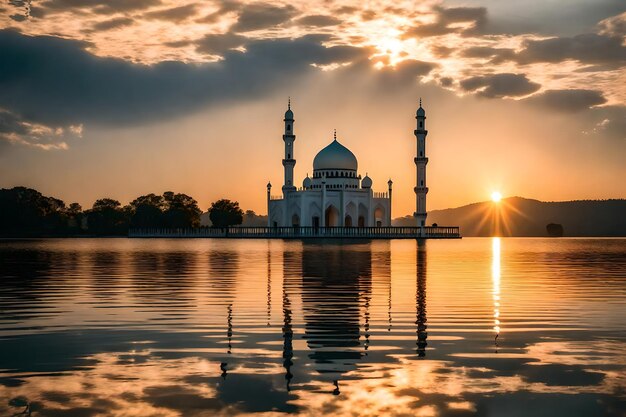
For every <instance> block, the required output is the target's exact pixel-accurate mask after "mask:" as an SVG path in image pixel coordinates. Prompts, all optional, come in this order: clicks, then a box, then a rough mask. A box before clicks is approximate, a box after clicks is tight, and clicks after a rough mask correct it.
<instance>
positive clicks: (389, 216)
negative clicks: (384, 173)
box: [387, 178, 393, 226]
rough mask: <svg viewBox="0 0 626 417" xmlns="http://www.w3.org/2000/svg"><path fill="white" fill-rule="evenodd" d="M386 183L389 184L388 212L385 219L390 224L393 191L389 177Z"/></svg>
mask: <svg viewBox="0 0 626 417" xmlns="http://www.w3.org/2000/svg"><path fill="white" fill-rule="evenodd" d="M387 185H388V186H389V214H388V216H387V217H388V219H387V221H388V223H389V226H391V192H392V191H393V190H392V188H391V187H392V186H393V181H391V178H389V181H387Z"/></svg>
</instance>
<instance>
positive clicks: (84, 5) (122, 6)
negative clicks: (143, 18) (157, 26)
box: [40, 0, 161, 14]
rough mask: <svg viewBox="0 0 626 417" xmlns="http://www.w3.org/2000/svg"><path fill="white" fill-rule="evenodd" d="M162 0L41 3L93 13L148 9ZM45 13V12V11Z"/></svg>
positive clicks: (50, 8) (51, 8)
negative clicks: (86, 10) (87, 10)
mask: <svg viewBox="0 0 626 417" xmlns="http://www.w3.org/2000/svg"><path fill="white" fill-rule="evenodd" d="M160 4H161V0H133V1H128V0H107V1H104V2H103V1H100V0H48V1H45V2H43V3H41V4H40V7H42V8H44V9H46V10H47V11H57V12H58V11H73V10H74V9H77V8H78V9H91V11H92V12H93V13H98V14H113V13H122V12H128V11H134V10H143V9H148V8H149V7H152V6H158V5H160ZM44 13H45V12H44Z"/></svg>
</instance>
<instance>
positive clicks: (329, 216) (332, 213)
mask: <svg viewBox="0 0 626 417" xmlns="http://www.w3.org/2000/svg"><path fill="white" fill-rule="evenodd" d="M325 220H326V222H325V225H326V227H337V226H339V210H337V207H335V206H333V205H332V204H331V205H330V206H328V208H327V209H326V217H325Z"/></svg>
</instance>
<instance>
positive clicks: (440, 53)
mask: <svg viewBox="0 0 626 417" xmlns="http://www.w3.org/2000/svg"><path fill="white" fill-rule="evenodd" d="M430 50H431V52H432V53H433V54H434V55H435V56H436V57H437V58H447V57H449V56H450V55H452V53H453V52H454V48H448V47H447V46H443V45H433V46H431V47H430Z"/></svg>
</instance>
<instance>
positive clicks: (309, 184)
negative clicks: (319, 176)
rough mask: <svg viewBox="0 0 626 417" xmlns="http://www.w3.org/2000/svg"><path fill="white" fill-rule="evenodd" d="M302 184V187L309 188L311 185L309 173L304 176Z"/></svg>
mask: <svg viewBox="0 0 626 417" xmlns="http://www.w3.org/2000/svg"><path fill="white" fill-rule="evenodd" d="M302 186H303V187H304V188H309V187H311V178H309V175H308V174H307V176H306V178H305V179H304V181H302Z"/></svg>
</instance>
